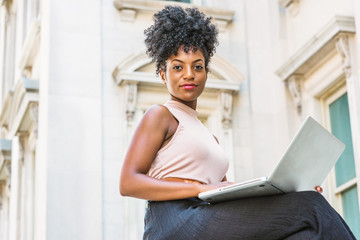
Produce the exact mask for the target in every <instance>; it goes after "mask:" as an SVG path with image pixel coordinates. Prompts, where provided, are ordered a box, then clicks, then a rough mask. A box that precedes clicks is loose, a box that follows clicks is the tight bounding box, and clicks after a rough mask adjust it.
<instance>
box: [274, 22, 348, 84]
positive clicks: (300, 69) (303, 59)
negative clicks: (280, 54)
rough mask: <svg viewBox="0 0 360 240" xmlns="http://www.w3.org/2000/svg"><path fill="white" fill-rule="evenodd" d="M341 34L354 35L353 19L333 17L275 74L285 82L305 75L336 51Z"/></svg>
mask: <svg viewBox="0 0 360 240" xmlns="http://www.w3.org/2000/svg"><path fill="white" fill-rule="evenodd" d="M342 33H348V34H352V33H355V21H354V18H353V17H345V16H334V17H333V18H332V19H331V20H330V21H329V22H328V23H327V24H326V25H325V26H324V27H323V28H321V29H320V31H319V32H318V33H317V34H315V35H314V36H313V37H312V38H311V39H310V40H309V41H308V42H307V43H306V44H304V45H303V46H302V47H301V48H300V49H299V50H298V51H296V52H295V53H294V54H293V55H291V56H290V57H289V58H288V59H287V60H286V61H285V62H284V64H283V65H282V66H281V67H280V68H278V69H277V70H276V71H275V72H276V74H277V75H278V76H279V77H280V78H281V80H283V81H286V80H287V79H288V78H289V77H290V76H291V75H293V74H300V75H304V74H306V73H307V72H308V71H309V70H310V69H312V68H313V67H314V66H315V65H316V64H317V63H318V62H320V61H321V60H322V59H324V58H325V57H326V56H328V55H329V54H331V53H333V52H334V51H336V50H335V49H336V46H335V44H336V39H337V37H338V36H339V35H341V34H342Z"/></svg>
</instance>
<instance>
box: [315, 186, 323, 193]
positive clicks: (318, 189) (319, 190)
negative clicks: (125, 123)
mask: <svg viewBox="0 0 360 240" xmlns="http://www.w3.org/2000/svg"><path fill="white" fill-rule="evenodd" d="M315 190H316V191H317V192H318V193H322V192H323V188H322V187H320V186H316V187H315Z"/></svg>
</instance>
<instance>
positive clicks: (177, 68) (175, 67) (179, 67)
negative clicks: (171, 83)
mask: <svg viewBox="0 0 360 240" xmlns="http://www.w3.org/2000/svg"><path fill="white" fill-rule="evenodd" d="M173 69H174V70H181V66H173Z"/></svg>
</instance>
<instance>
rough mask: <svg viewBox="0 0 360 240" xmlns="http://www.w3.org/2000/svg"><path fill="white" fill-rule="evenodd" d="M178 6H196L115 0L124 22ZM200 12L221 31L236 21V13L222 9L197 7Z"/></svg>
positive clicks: (139, 0) (137, 0) (142, 0)
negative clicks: (212, 19) (140, 15)
mask: <svg viewBox="0 0 360 240" xmlns="http://www.w3.org/2000/svg"><path fill="white" fill-rule="evenodd" d="M170 4H171V5H178V6H181V7H184V8H186V7H192V6H194V5H192V4H189V3H180V2H171V3H169V2H168V1H148V0H114V6H115V7H116V9H118V10H119V12H120V16H121V19H122V20H124V21H134V20H135V19H136V15H137V13H138V12H146V13H150V14H154V13H156V12H158V11H160V10H161V9H163V8H164V7H165V6H166V5H170ZM195 7H197V8H198V9H199V10H200V11H202V12H204V13H205V14H206V15H208V16H212V17H213V18H214V21H215V24H216V25H217V26H218V27H219V29H220V31H224V30H225V29H226V27H227V26H228V25H229V23H231V22H232V21H233V19H234V15H235V12H234V11H231V10H226V9H220V8H210V7H204V6H195Z"/></svg>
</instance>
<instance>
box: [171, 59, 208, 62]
mask: <svg viewBox="0 0 360 240" xmlns="http://www.w3.org/2000/svg"><path fill="white" fill-rule="evenodd" d="M175 61H176V62H180V63H184V61H181V60H179V59H174V60H171V62H175ZM200 61H202V62H203V61H204V60H202V59H201V58H199V59H196V60H195V61H193V63H195V62H200Z"/></svg>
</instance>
